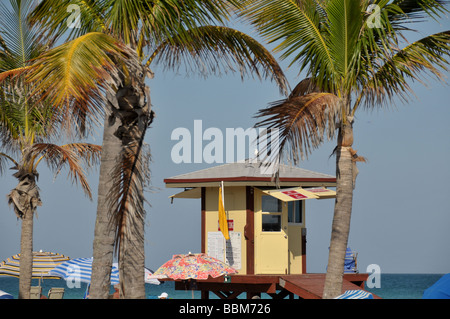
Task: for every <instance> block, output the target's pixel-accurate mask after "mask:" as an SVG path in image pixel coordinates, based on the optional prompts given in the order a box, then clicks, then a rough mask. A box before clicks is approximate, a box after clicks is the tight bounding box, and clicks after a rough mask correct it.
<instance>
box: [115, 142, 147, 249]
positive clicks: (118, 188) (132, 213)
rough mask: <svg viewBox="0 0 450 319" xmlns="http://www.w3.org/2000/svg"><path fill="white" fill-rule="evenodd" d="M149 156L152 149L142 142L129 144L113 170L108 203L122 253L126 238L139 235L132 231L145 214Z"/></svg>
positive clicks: (117, 246)
mask: <svg viewBox="0 0 450 319" xmlns="http://www.w3.org/2000/svg"><path fill="white" fill-rule="evenodd" d="M150 158H151V157H150V150H149V148H148V147H147V146H146V145H143V142H142V141H141V142H133V143H129V144H128V145H126V146H125V147H124V148H123V150H122V152H121V153H120V154H119V159H118V162H119V165H116V167H115V168H114V169H113V172H112V173H111V183H112V187H111V189H110V190H109V194H108V198H109V204H108V205H109V207H110V212H111V214H112V218H111V223H112V224H113V228H114V229H115V230H116V234H115V247H116V252H119V254H120V251H121V249H120V247H121V244H122V243H123V242H124V241H123V240H124V239H125V238H133V236H136V235H138V234H132V233H131V232H133V231H135V230H136V227H135V226H136V225H139V224H142V221H143V220H144V217H145V209H144V203H145V198H144V188H145V187H147V186H148V184H149V182H150V170H149V164H150ZM139 221H140V222H139ZM134 238H135V237H134Z"/></svg>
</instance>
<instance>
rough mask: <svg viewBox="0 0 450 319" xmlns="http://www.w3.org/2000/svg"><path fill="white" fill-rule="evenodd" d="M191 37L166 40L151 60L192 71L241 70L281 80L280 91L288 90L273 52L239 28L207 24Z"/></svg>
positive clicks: (241, 72) (249, 74)
mask: <svg viewBox="0 0 450 319" xmlns="http://www.w3.org/2000/svg"><path fill="white" fill-rule="evenodd" d="M188 34H189V37H186V36H184V37H181V36H176V37H173V38H171V39H168V40H167V41H166V42H165V43H163V44H162V45H161V46H160V47H159V48H157V50H156V51H155V52H154V54H153V55H152V56H151V57H150V60H149V63H151V62H152V61H153V59H156V61H155V63H161V64H163V65H164V66H165V67H168V68H171V69H178V68H179V67H180V66H181V65H183V64H184V65H185V66H186V68H190V70H188V71H195V72H200V74H203V75H206V74H208V73H216V74H220V73H222V72H223V73H226V72H228V71H229V70H231V71H237V72H239V73H240V74H241V77H245V76H256V77H257V78H259V79H262V78H268V79H270V80H272V81H275V82H276V83H277V84H278V87H279V89H280V92H281V93H282V94H287V90H288V86H289V84H288V82H287V80H286V78H285V76H284V73H283V71H282V69H281V67H280V66H279V65H278V63H277V61H276V60H275V58H274V57H273V56H272V55H271V53H270V52H269V51H268V50H267V49H266V48H265V47H264V46H262V45H261V44H260V43H258V42H257V41H256V40H255V39H253V38H252V37H250V36H248V35H247V34H245V33H243V32H240V31H238V30H235V29H232V28H228V27H219V26H205V27H200V28H197V29H194V30H189V31H188Z"/></svg>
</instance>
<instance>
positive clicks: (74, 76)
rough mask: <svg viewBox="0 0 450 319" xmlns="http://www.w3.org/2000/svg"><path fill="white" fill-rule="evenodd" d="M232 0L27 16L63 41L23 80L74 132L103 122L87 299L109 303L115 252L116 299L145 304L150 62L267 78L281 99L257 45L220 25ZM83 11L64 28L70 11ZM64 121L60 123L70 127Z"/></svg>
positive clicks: (107, 2) (86, 6)
mask: <svg viewBox="0 0 450 319" xmlns="http://www.w3.org/2000/svg"><path fill="white" fill-rule="evenodd" d="M239 3H240V1H236V0H223V1H212V0H187V1H175V0H164V1H162V0H161V1H160V0H158V1H150V0H141V1H124V0H122V1H120V0H119V1H116V0H114V1H113V0H104V1H93V0H88V1H73V0H63V1H59V0H58V1H54V0H44V1H42V2H41V3H40V5H39V6H38V7H37V10H36V11H35V12H34V13H33V14H32V16H31V19H32V21H35V22H39V23H41V24H42V25H43V26H44V28H45V29H46V31H48V34H49V35H55V34H56V35H62V34H64V33H65V32H68V33H70V35H69V39H73V40H71V41H70V42H68V43H66V44H64V45H62V46H61V47H59V48H56V49H55V50H52V51H50V52H49V53H48V54H46V55H44V56H43V57H41V58H39V59H37V60H36V63H35V67H34V68H33V70H32V72H31V73H32V74H33V75H31V76H30V77H29V78H30V80H41V86H40V88H39V89H40V90H42V92H44V91H45V94H46V96H48V97H52V102H53V103H54V105H59V106H61V107H63V108H64V109H66V110H68V111H67V114H68V115H71V116H72V115H75V117H74V118H73V117H72V120H73V119H75V121H76V122H77V123H79V124H78V127H80V128H86V127H87V125H86V124H87V121H90V119H92V118H94V119H100V118H101V116H104V128H103V130H104V131H103V145H102V158H101V168H100V179H99V190H98V204H97V221H96V226H95V236H94V245H93V249H94V251H93V255H94V263H93V274H92V282H91V290H90V296H91V297H92V298H107V296H108V293H109V277H110V269H111V264H112V261H113V253H114V248H116V249H117V252H118V259H119V269H120V274H121V275H120V278H121V296H122V297H125V298H144V297H145V290H144V273H143V269H144V218H145V211H144V195H143V190H144V188H145V186H146V185H147V184H148V182H149V178H150V174H149V170H148V167H149V164H148V160H149V158H150V154H149V152H148V150H147V148H146V147H145V145H144V137H145V134H146V131H147V128H148V127H149V126H150V124H151V123H152V121H153V119H154V112H153V111H152V109H151V102H150V89H149V87H148V86H147V84H146V82H145V81H146V79H147V78H150V79H151V78H153V76H154V75H153V72H152V70H151V69H150V67H151V66H153V65H154V64H159V65H162V66H163V67H167V68H172V69H178V68H179V67H180V66H182V65H183V64H184V65H185V66H186V67H187V71H194V70H195V71H199V72H200V74H202V75H207V74H220V73H225V72H227V71H229V70H231V71H235V69H236V70H237V71H239V72H240V73H241V75H242V76H246V75H254V76H257V77H259V78H269V79H272V80H274V81H276V83H277V84H278V85H279V87H280V91H281V92H283V93H285V92H286V88H287V83H286V80H285V78H284V75H283V73H282V71H281V68H280V67H279V65H278V64H277V62H276V61H275V59H274V58H273V57H272V55H271V54H270V53H269V51H268V50H266V49H265V48H264V47H263V46H262V45H261V44H259V43H258V42H257V41H255V40H254V39H253V38H251V37H249V36H248V35H246V34H244V33H242V32H240V31H238V30H235V29H232V28H229V27H226V26H224V23H225V22H226V20H227V19H229V17H230V15H231V13H232V12H233V10H234V7H235V6H237V5H238V4H239ZM70 4H72V5H76V6H77V7H76V8H78V9H79V13H80V18H81V19H80V21H79V25H78V26H77V28H73V29H69V28H68V25H70V22H72V21H69V17H70V16H69V14H68V13H67V9H68V7H69V5H70ZM68 122H70V121H66V123H68Z"/></svg>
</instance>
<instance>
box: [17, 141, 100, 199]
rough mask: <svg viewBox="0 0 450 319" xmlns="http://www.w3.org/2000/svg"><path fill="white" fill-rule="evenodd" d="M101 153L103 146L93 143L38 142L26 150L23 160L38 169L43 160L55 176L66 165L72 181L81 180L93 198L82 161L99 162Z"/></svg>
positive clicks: (88, 194) (84, 188)
mask: <svg viewBox="0 0 450 319" xmlns="http://www.w3.org/2000/svg"><path fill="white" fill-rule="evenodd" d="M100 154H101V147H100V146H97V145H92V144H82V143H74V144H67V145H63V146H59V145H55V144H45V143H36V144H34V145H32V146H31V147H30V148H29V149H27V150H26V151H25V152H24V158H23V161H24V163H28V164H26V165H27V166H32V167H33V169H34V170H36V166H37V165H38V164H39V163H40V161H41V160H43V161H45V162H46V163H47V165H48V166H49V168H50V169H51V170H52V171H53V172H54V173H55V176H56V175H58V174H59V173H60V172H61V170H62V169H63V168H65V167H66V168H67V169H68V170H69V177H71V179H72V182H74V183H77V182H79V183H80V185H81V187H82V188H83V190H84V192H85V193H86V195H87V196H89V198H91V199H92V193H91V189H90V187H89V183H88V181H87V176H86V174H85V170H84V168H83V164H82V161H83V160H84V162H85V164H86V163H87V164H90V165H93V164H95V163H97V162H99V159H100Z"/></svg>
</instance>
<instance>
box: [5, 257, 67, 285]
mask: <svg viewBox="0 0 450 319" xmlns="http://www.w3.org/2000/svg"><path fill="white" fill-rule="evenodd" d="M67 260H70V258H69V257H67V256H64V255H60V254H58V253H52V252H42V251H34V252H33V270H32V278H35V279H37V278H46V279H50V278H51V279H58V277H55V276H51V275H49V272H50V270H52V269H53V268H55V267H56V266H58V265H59V264H61V263H63V262H65V261H67ZM19 275H20V254H17V255H14V256H12V257H10V258H7V259H6V260H4V261H2V262H1V263H0V276H12V277H17V278H18V277H19Z"/></svg>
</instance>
